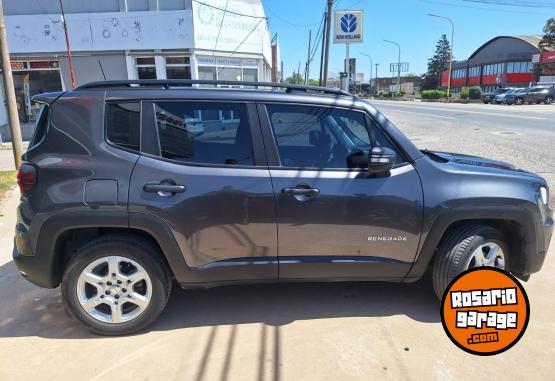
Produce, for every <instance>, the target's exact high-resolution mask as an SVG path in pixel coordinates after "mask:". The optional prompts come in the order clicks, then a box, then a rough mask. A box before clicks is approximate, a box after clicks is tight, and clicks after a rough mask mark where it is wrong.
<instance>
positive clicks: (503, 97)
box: [493, 88, 520, 105]
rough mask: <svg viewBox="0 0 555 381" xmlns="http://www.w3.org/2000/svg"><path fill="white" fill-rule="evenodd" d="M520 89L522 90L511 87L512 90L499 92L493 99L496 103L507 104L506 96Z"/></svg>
mask: <svg viewBox="0 0 555 381" xmlns="http://www.w3.org/2000/svg"><path fill="white" fill-rule="evenodd" d="M518 90H520V88H516V89H511V90H509V91H507V92H506V93H502V94H497V95H496V96H495V97H494V99H493V101H494V102H495V103H496V104H498V105H500V104H502V103H505V104H506V103H507V102H506V97H507V95H510V94H513V93H515V92H517V91H518Z"/></svg>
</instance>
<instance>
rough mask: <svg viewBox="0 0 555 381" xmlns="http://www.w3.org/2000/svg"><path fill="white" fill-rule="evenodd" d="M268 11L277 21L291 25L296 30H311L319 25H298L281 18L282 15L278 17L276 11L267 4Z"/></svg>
mask: <svg viewBox="0 0 555 381" xmlns="http://www.w3.org/2000/svg"><path fill="white" fill-rule="evenodd" d="M265 7H266V9H267V10H268V12H270V13H271V14H272V15H273V16H274V17H275V18H276V19H278V20H279V21H281V22H282V23H285V24H287V25H290V26H292V27H295V28H309V27H311V26H316V25H318V24H317V23H314V24H297V23H293V22H291V21H289V20H286V19H284V18H283V17H281V16H280V15H278V14H277V13H276V12H274V10H273V9H272V8H270V7H269V6H268V4H265Z"/></svg>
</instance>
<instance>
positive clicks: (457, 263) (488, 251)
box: [432, 224, 508, 299]
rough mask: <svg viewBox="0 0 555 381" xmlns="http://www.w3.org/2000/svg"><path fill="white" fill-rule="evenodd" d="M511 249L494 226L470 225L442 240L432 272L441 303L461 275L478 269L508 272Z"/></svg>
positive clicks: (456, 230) (452, 232)
mask: <svg viewBox="0 0 555 381" xmlns="http://www.w3.org/2000/svg"><path fill="white" fill-rule="evenodd" d="M507 254H508V249H507V245H506V243H505V237H504V236H503V234H502V233H501V232H500V231H499V230H497V229H495V228H492V227H491V226H487V225H479V224H469V225H464V226H462V227H460V228H459V229H455V230H453V231H451V232H450V233H449V234H448V235H447V236H446V237H444V239H443V240H442V242H441V244H440V246H439V248H438V252H437V255H436V258H435V260H434V264H433V269H432V279H433V284H434V290H435V293H436V295H437V297H438V298H439V299H441V298H442V297H443V293H444V291H445V289H446V288H447V286H448V285H449V283H450V282H451V281H452V280H453V279H454V278H455V277H456V276H457V275H459V274H460V273H462V272H463V271H465V270H468V269H471V268H475V267H496V268H498V269H501V270H506V269H507V267H508V266H507V265H508V256H507Z"/></svg>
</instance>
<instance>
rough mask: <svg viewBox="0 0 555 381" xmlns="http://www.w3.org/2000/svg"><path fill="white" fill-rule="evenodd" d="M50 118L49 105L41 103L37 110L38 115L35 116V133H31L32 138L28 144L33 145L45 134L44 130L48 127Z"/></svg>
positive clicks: (38, 142)
mask: <svg viewBox="0 0 555 381" xmlns="http://www.w3.org/2000/svg"><path fill="white" fill-rule="evenodd" d="M49 120H50V107H48V105H45V104H43V105H42V106H41V108H40V111H39V116H38V117H37V121H36V124H35V133H34V134H33V138H32V139H31V142H30V143H29V146H30V147H31V148H32V147H35V146H37V145H38V144H40V142H41V141H42V139H44V136H45V135H46V130H47V129H48V122H49Z"/></svg>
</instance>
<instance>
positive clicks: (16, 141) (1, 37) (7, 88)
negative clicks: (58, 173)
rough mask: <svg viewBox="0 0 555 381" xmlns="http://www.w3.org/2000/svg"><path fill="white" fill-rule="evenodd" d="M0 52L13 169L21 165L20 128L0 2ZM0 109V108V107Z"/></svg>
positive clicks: (0, 2) (0, 1) (0, 3)
mask: <svg viewBox="0 0 555 381" xmlns="http://www.w3.org/2000/svg"><path fill="white" fill-rule="evenodd" d="M0 50H1V52H0V53H1V56H2V76H3V77H4V93H5V94H6V101H7V104H8V119H9V123H10V132H11V134H12V148H13V158H14V161H15V168H16V169H19V166H20V165H21V155H22V154H23V152H22V151H23V150H22V147H21V146H22V142H21V128H20V127H19V116H18V114H17V103H16V100H15V90H14V87H13V77H12V64H11V62H10V51H9V49H8V36H7V34H6V24H5V22H4V5H3V4H2V0H0ZM0 107H2V106H1V105H0Z"/></svg>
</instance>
